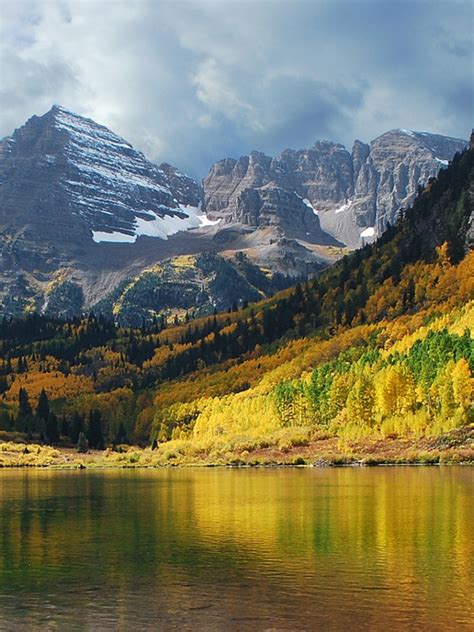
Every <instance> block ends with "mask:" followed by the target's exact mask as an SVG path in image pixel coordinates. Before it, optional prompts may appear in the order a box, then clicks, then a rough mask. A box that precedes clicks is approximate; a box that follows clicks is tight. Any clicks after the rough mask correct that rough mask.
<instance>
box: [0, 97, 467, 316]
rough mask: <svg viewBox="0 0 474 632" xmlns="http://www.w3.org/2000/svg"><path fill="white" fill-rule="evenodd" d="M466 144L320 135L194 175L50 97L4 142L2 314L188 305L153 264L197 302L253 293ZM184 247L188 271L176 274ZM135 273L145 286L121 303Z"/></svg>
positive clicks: (307, 264)
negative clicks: (47, 105)
mask: <svg viewBox="0 0 474 632" xmlns="http://www.w3.org/2000/svg"><path fill="white" fill-rule="evenodd" d="M464 145H465V143H464V142H463V141H458V140H456V139H449V138H445V137H442V136H437V135H433V134H425V133H421V132H409V131H407V130H395V131H392V132H388V133H387V134H384V135H382V136H381V137H379V138H378V139H375V140H374V141H372V143H371V144H370V145H366V144H364V143H361V142H360V141H356V143H355V144H354V148H353V150H352V153H349V152H348V151H347V150H346V149H345V148H344V147H343V146H342V145H340V144H337V143H332V142H329V141H318V142H317V143H315V145H314V146H313V147H312V148H310V149H304V150H298V151H296V150H289V149H288V150H285V151H284V152H282V154H281V155H280V156H279V157H277V158H271V157H269V156H266V155H265V154H263V153H260V152H252V153H251V154H250V156H247V157H242V158H240V159H239V160H234V159H229V158H228V159H225V160H222V161H219V162H218V163H216V164H215V165H214V166H213V167H212V168H211V171H210V173H209V174H208V176H207V177H206V178H204V180H203V183H202V186H201V185H199V184H198V183H197V182H196V181H195V180H193V179H192V178H190V177H189V176H187V175H186V174H184V173H182V172H181V171H179V170H178V169H177V168H176V167H174V166H172V165H169V164H168V163H162V164H161V165H159V166H157V165H154V164H153V163H151V162H150V161H148V160H147V159H146V158H145V156H144V155H143V154H142V153H141V152H139V151H136V150H135V149H134V148H133V147H132V146H131V145H130V144H129V143H128V142H127V141H126V140H124V139H123V138H121V137H120V136H118V135H117V134H115V133H114V132H112V131H110V130H109V129H107V128H106V127H104V126H102V125H99V124H97V123H95V122H94V121H92V120H91V119H86V118H84V117H81V116H79V115H77V114H74V113H72V112H70V111H69V110H66V109H65V108H62V107H60V106H54V107H53V108H52V109H51V110H50V111H49V112H47V113H46V114H45V115H43V116H34V117H32V118H31V119H29V120H28V121H27V122H26V124H25V125H24V126H23V127H21V128H19V129H17V130H15V132H14V133H13V134H12V136H10V137H8V138H5V139H3V140H2V141H0V246H1V248H0V305H1V312H3V313H5V314H17V313H22V312H24V311H40V312H44V313H48V314H55V313H58V314H62V315H72V314H74V313H80V312H83V311H87V310H89V309H91V308H93V309H96V308H97V306H98V305H102V306H104V305H106V306H107V305H108V306H109V307H110V310H112V311H110V310H109V307H107V308H104V309H106V311H107V310H109V311H110V314H112V313H113V305H115V304H118V303H117V301H119V302H120V301H121V303H120V304H122V303H123V304H124V305H127V309H126V310H124V313H126V314H127V319H128V321H130V322H131V321H132V320H133V318H134V313H133V312H134V310H133V305H132V303H131V301H130V296H135V298H136V300H137V314H141V316H140V318H141V317H142V316H143V315H145V316H146V315H147V314H156V312H157V311H159V310H160V309H163V310H168V311H169V312H170V313H173V310H177V311H178V312H179V310H182V309H184V307H183V301H182V300H176V301H175V303H173V304H172V301H171V303H170V302H169V301H168V303H170V304H168V303H166V301H165V302H163V301H162V300H161V299H162V298H163V296H164V293H163V291H162V288H161V283H160V282H159V279H158V276H159V274H161V275H164V276H165V277H166V283H167V284H168V285H169V284H170V283H172V282H173V279H172V276H173V274H174V275H175V282H176V286H177V287H179V288H181V290H182V296H183V297H186V296H190V295H193V296H195V300H196V307H197V309H198V311H199V310H200V309H207V310H212V309H213V305H218V306H219V309H221V308H222V309H225V307H226V305H225V304H226V303H227V302H229V306H230V304H231V303H234V302H237V301H238V300H239V299H242V300H244V299H245V300H255V299H256V298H257V297H261V296H264V295H267V294H268V293H272V292H274V291H275V290H277V289H281V288H282V287H284V286H287V285H289V284H291V282H292V279H293V280H294V279H295V278H296V277H307V276H311V275H314V274H315V273H317V272H319V271H320V270H321V269H323V268H324V267H326V266H327V265H328V264H330V263H332V262H333V261H335V260H336V259H337V258H338V257H340V256H341V254H343V252H344V251H345V250H346V245H347V246H349V247H350V248H353V247H357V246H358V245H360V244H361V243H363V242H364V241H370V240H372V239H373V238H375V237H376V236H377V234H380V233H381V232H382V231H383V230H384V228H385V227H386V226H387V224H388V222H393V220H394V219H395V218H396V214H397V211H398V208H399V207H400V206H403V205H405V204H408V203H409V202H410V200H411V199H412V198H413V196H414V194H415V191H416V188H417V186H418V184H419V183H421V182H424V181H426V180H427V179H428V178H429V177H431V176H432V175H434V174H435V173H436V172H437V168H439V167H440V166H444V165H445V164H447V162H448V160H450V159H451V158H452V156H453V155H454V153H456V151H460V150H461V149H462V148H463V147H464ZM217 253H219V254H217ZM236 253H243V256H244V260H245V262H246V264H245V266H244V265H243V264H242V261H241V260H239V259H236V258H235V255H236ZM201 255H202V257H201ZM239 256H240V255H239ZM183 257H188V258H189V257H191V259H187V261H188V263H189V262H191V263H189V265H188V266H187V268H189V267H190V266H191V267H192V265H194V266H195V267H196V270H195V274H194V275H190V273H189V269H187V271H186V274H184V276H183V274H182V272H183V261H184V260H183ZM193 257H194V258H193ZM164 261H167V262H168V263H166V264H164V263H163V262H164ZM239 261H240V263H239ZM191 264H192V265H191ZM212 265H215V267H216V270H215V273H216V274H217V273H218V278H219V279H220V280H219V282H216V283H214V281H212V279H213V278H214V276H213V275H212V274H211V272H210V267H212ZM203 266H204V267H205V268H206V272H205V273H204V272H203V270H201V268H202V267H203ZM244 269H245V273H244V272H243V270H244ZM157 270H159V273H158V272H157ZM199 270H201V271H199ZM150 271H151V272H150ZM236 274H237V277H236V276H235V275H236ZM157 275H158V276H157ZM261 275H263V278H264V279H266V282H265V283H264V282H263V281H262V278H260V277H261ZM257 277H258V278H259V281H258V283H257V285H255V283H254V282H253V281H252V280H251V279H254V280H255V279H256V278H257ZM216 278H217V277H216ZM183 279H184V281H183ZM236 279H238V282H237V281H236ZM242 279H243V281H242ZM249 279H250V280H249ZM186 280H188V281H189V287H188V288H187V289H186V288H184V286H183V283H184V284H186ZM130 284H132V285H133V287H137V288H139V289H140V292H138V293H137V292H135V293H133V292H132V293H130V291H129V290H127V292H126V300H123V297H122V292H123V291H124V290H125V289H126V288H129V286H130ZM244 286H245V287H244ZM199 287H201V288H202V287H206V288H208V287H212V288H214V289H212V291H211V292H209V291H207V290H206V292H202V291H198V290H197V289H196V288H199ZM150 288H151V289H150ZM159 288H161V289H159ZM215 288H217V290H216V289H215ZM242 288H244V289H242ZM142 290H143V291H142ZM181 290H180V291H181ZM224 290H225V291H224ZM219 293H220V296H219ZM165 294H166V293H165ZM168 294H169V292H168ZM160 297H161V298H160ZM153 301H155V302H156V305H155V304H154V303H153ZM160 301H161V302H160ZM184 302H185V301H184ZM139 303H140V305H141V307H139ZM161 303H163V304H161ZM165 303H166V304H165ZM186 309H187V308H186ZM110 314H109V315H110ZM137 317H138V316H137Z"/></svg>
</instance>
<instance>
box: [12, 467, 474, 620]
mask: <svg viewBox="0 0 474 632" xmlns="http://www.w3.org/2000/svg"><path fill="white" fill-rule="evenodd" d="M472 483H473V471H472V469H471V468H461V467H450V468H376V469H356V470H354V469H329V470H308V469H304V470H303V469H298V470H238V471H236V470H199V469H196V470H191V469H189V470H174V469H173V470H171V469H169V470H159V471H149V470H146V471H130V470H120V471H107V472H89V471H87V472H54V471H38V472H36V471H4V472H2V473H1V475H0V535H1V542H0V628H1V629H12V628H15V629H20V630H21V629H25V630H27V629H28V630H34V629H49V630H55V629H57V630H63V629H65V628H67V629H68V630H75V629H86V630H107V629H111V630H112V629H113V630H116V629H120V630H121V629H123V630H129V629H131V627H138V628H139V629H170V630H173V629H177V630H178V629H179V630H187V629H189V630H209V629H213V630H234V629H235V630H255V629H257V630H265V629H277V630H295V629H296V630H319V629H320V630H342V629H350V630H368V629H370V630H379V629H380V630H382V629H386V627H387V624H388V622H389V625H390V629H391V630H426V629H430V630H463V629H466V630H467V629H469V624H470V622H471V620H472V619H471V618H472V616H473V612H472V602H471V601H470V599H471V597H470V595H471V593H470V588H471V585H472V579H473V577H472V560H473V550H472V518H473V515H472V513H473V512H472V497H471V494H472V489H473V487H472Z"/></svg>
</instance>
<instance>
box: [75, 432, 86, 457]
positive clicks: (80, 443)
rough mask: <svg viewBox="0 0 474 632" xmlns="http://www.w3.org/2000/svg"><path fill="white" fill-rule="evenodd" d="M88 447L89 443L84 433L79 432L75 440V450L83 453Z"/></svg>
mask: <svg viewBox="0 0 474 632" xmlns="http://www.w3.org/2000/svg"><path fill="white" fill-rule="evenodd" d="M88 449H89V443H88V441H87V438H86V435H85V434H84V433H83V432H81V433H80V434H79V438H78V440H77V451H78V452H80V453H82V454H84V453H85V452H87V450H88Z"/></svg>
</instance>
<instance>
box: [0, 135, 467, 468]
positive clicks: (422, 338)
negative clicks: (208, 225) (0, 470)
mask: <svg viewBox="0 0 474 632" xmlns="http://www.w3.org/2000/svg"><path fill="white" fill-rule="evenodd" d="M473 211H474V147H473V148H472V149H470V150H467V151H465V152H463V153H462V154H461V155H458V156H456V157H455V158H454V159H453V161H452V162H451V164H450V165H449V166H448V167H447V169H443V170H441V171H440V172H439V174H438V177H437V178H435V179H433V180H431V181H430V182H429V183H428V185H427V187H426V188H425V189H424V190H422V191H420V192H419V194H418V195H417V197H416V199H415V201H414V204H413V206H412V207H410V208H408V209H407V210H406V211H405V212H404V213H403V215H402V216H401V217H400V218H399V220H398V221H397V224H396V225H394V226H391V227H390V228H388V229H387V230H386V231H385V232H384V234H383V235H382V236H381V237H379V238H378V239H377V240H376V241H375V242H373V243H371V244H366V245H365V246H364V247H363V248H362V249H359V250H357V251H355V252H353V253H351V254H349V255H347V256H345V257H343V258H342V259H341V260H340V261H338V262H337V263H336V264H335V265H333V266H332V267H330V268H328V269H327V270H325V271H323V272H322V273H321V274H320V275H319V276H318V277H317V278H315V279H311V280H308V281H306V282H305V283H299V284H297V285H296V286H295V287H293V288H288V289H286V290H284V291H282V292H280V293H278V294H276V295H274V296H273V297H272V298H270V299H264V300H262V301H260V302H257V303H253V304H252V305H249V306H247V305H242V306H241V307H240V308H237V309H232V310H228V311H224V312H221V313H214V314H210V315H207V316H203V317H196V316H198V314H193V313H192V312H190V311H188V313H187V317H186V318H184V319H183V320H182V321H181V322H180V323H179V324H178V325H173V319H171V320H170V319H168V323H166V320H165V319H162V318H156V319H155V320H154V322H153V323H152V324H151V325H147V324H146V323H142V324H139V323H137V325H136V326H134V327H126V328H125V327H122V326H118V325H117V324H116V323H113V322H112V321H110V320H108V319H104V318H101V317H99V318H97V317H95V316H92V315H91V316H89V317H88V318H83V319H82V320H81V319H75V320H72V321H69V322H64V321H62V320H58V319H54V318H51V317H47V316H39V315H37V314H33V315H29V316H24V317H23V318H15V319H11V320H10V319H2V320H1V321H0V357H1V360H2V361H1V363H0V388H1V390H2V393H3V397H2V401H1V402H0V430H3V431H4V432H7V433H8V432H10V433H12V432H13V431H14V432H17V433H21V434H20V437H22V438H25V437H27V436H29V437H33V438H38V437H40V435H41V433H42V432H43V433H44V418H42V417H41V416H40V415H39V414H36V415H35V414H33V413H32V412H31V411H32V409H33V410H34V409H35V408H36V404H37V402H38V401H39V399H40V397H41V399H42V400H44V399H45V394H47V398H49V400H50V402H51V408H50V410H51V411H53V415H54V416H52V417H51V419H49V418H48V421H49V422H50V423H49V425H47V426H46V436H47V437H48V436H49V437H51V438H50V439H49V440H50V441H52V442H57V441H58V434H59V429H58V428H57V416H60V418H61V435H62V439H61V441H62V442H63V443H65V444H69V445H71V444H72V443H76V441H77V436H78V431H79V430H80V431H82V432H84V431H86V432H89V436H91V435H92V431H91V425H92V420H94V423H95V426H99V427H100V429H101V432H102V435H103V437H104V438H105V441H106V442H107V443H108V444H109V445H110V444H116V443H123V442H138V443H141V444H142V445H147V444H148V445H150V444H151V445H152V446H153V449H152V450H145V451H143V452H138V451H137V452H135V451H134V452H133V453H131V454H129V455H127V454H126V453H125V454H123V451H122V449H120V450H119V451H118V453H115V454H114V452H113V451H110V450H109V451H107V452H106V453H104V456H103V457H102V458H103V463H109V464H112V463H115V464H121V465H128V464H130V463H132V462H133V463H137V462H138V461H139V460H140V459H141V460H140V464H141V465H144V466H151V465H154V464H160V465H164V464H179V463H183V464H186V463H187V464H189V463H196V462H200V463H202V462H205V463H214V464H216V463H233V464H256V463H260V464H273V463H293V464H303V463H319V464H330V463H336V464H340V463H359V464H361V463H371V464H376V463H379V462H382V463H385V462H391V463H393V462H421V463H441V462H472V461H473V460H474V451H473V449H472V440H473V437H474V434H473V433H474V425H473V422H474V410H473V407H472V401H473V396H474V378H473V375H474V341H473V323H474V320H473V319H474V301H473V297H474V275H473V274H472V272H473V269H474V251H473V250H472V248H471V247H470V243H471V242H470V230H471V228H472V216H473ZM213 256H214V257H217V259H216V260H212V257H208V256H207V255H206V256H203V255H199V256H198V257H196V258H194V259H193V260H189V259H186V260H182V261H181V270H180V271H179V275H180V277H181V278H182V279H184V278H186V277H188V276H190V277H191V285H189V279H188V280H187V283H186V288H185V289H183V288H181V287H179V288H176V287H175V285H174V283H173V279H175V275H176V271H172V270H171V269H170V267H169V264H168V263H167V264H165V265H164V266H163V267H162V269H160V270H154V271H151V272H150V273H151V275H152V276H153V275H155V278H153V279H151V283H150V284H147V282H146V279H143V278H142V279H139V280H138V281H137V283H136V284H132V285H131V286H130V287H129V288H128V289H127V288H124V289H123V290H122V291H121V293H120V296H119V297H118V298H117V299H116V301H115V302H114V303H113V305H112V309H120V310H122V309H124V310H130V311H132V310H133V309H134V306H135V305H138V306H139V309H141V308H142V305H144V306H145V308H146V309H148V305H149V303H148V293H149V292H150V293H153V292H158V293H160V292H162V293H165V294H166V295H167V297H169V296H170V295H171V294H172V293H173V292H177V293H178V294H180V296H181V298H180V300H182V304H183V306H184V303H185V301H186V300H187V299H189V304H192V303H193V302H194V297H193V296H192V293H189V294H188V293H187V292H188V288H189V287H192V284H193V283H195V285H194V288H195V290H198V288H199V285H200V284H201V283H203V284H204V287H205V289H206V291H207V292H208V296H209V298H210V299H211V301H212V296H213V287H212V286H213V282H214V281H215V277H214V276H213V274H214V271H215V269H216V267H220V266H222V265H223V264H222V260H221V258H220V257H219V256H217V255H213ZM247 263H248V262H247V261H246V260H245V259H244V258H241V257H239V258H238V261H236V263H235V265H236V266H237V268H238V269H239V271H240V274H241V279H243V278H244V277H245V276H246V278H247V285H246V287H247V288H250V286H251V285H252V286H253V287H254V288H255V289H256V290H258V289H259V283H260V281H261V279H259V278H258V277H254V278H253V279H252V280H251V279H250V275H249V273H248V272H247V273H246V272H245V268H246V267H247ZM225 282H226V283H227V284H229V282H228V281H225ZM237 282H238V281H237V278H236V277H234V279H233V280H232V281H230V283H232V284H234V283H237ZM239 283H242V281H239ZM128 292H130V294H132V296H131V297H128V296H127V293H128ZM134 292H136V293H137V295H136V296H133V294H134ZM217 295H220V290H218V291H217V294H216V296H217ZM129 298H130V300H128V299H129ZM142 300H143V301H144V303H143V304H142V303H141V301H142ZM171 301H176V298H175V297H173V296H171ZM185 308H186V307H185ZM171 315H172V314H171ZM43 408H44V406H43ZM38 409H39V406H38ZM88 420H90V421H89V422H88ZM55 423H56V426H54V424H55ZM15 436H18V435H15ZM93 445H96V444H93ZM126 449H127V448H124V450H126ZM134 450H135V449H134ZM35 453H37V449H36V448H35ZM81 457H82V455H81ZM129 457H130V460H129ZM26 458H27V459H29V458H31V457H26ZM132 458H133V459H134V460H133V461H132ZM92 461H93V459H91V460H90V461H88V463H89V462H91V463H92ZM27 462H28V461H27Z"/></svg>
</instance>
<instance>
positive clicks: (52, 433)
mask: <svg viewBox="0 0 474 632" xmlns="http://www.w3.org/2000/svg"><path fill="white" fill-rule="evenodd" d="M46 441H47V442H48V443H59V431H58V419H57V417H56V415H55V414H54V413H49V415H48V419H47V420H46Z"/></svg>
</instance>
